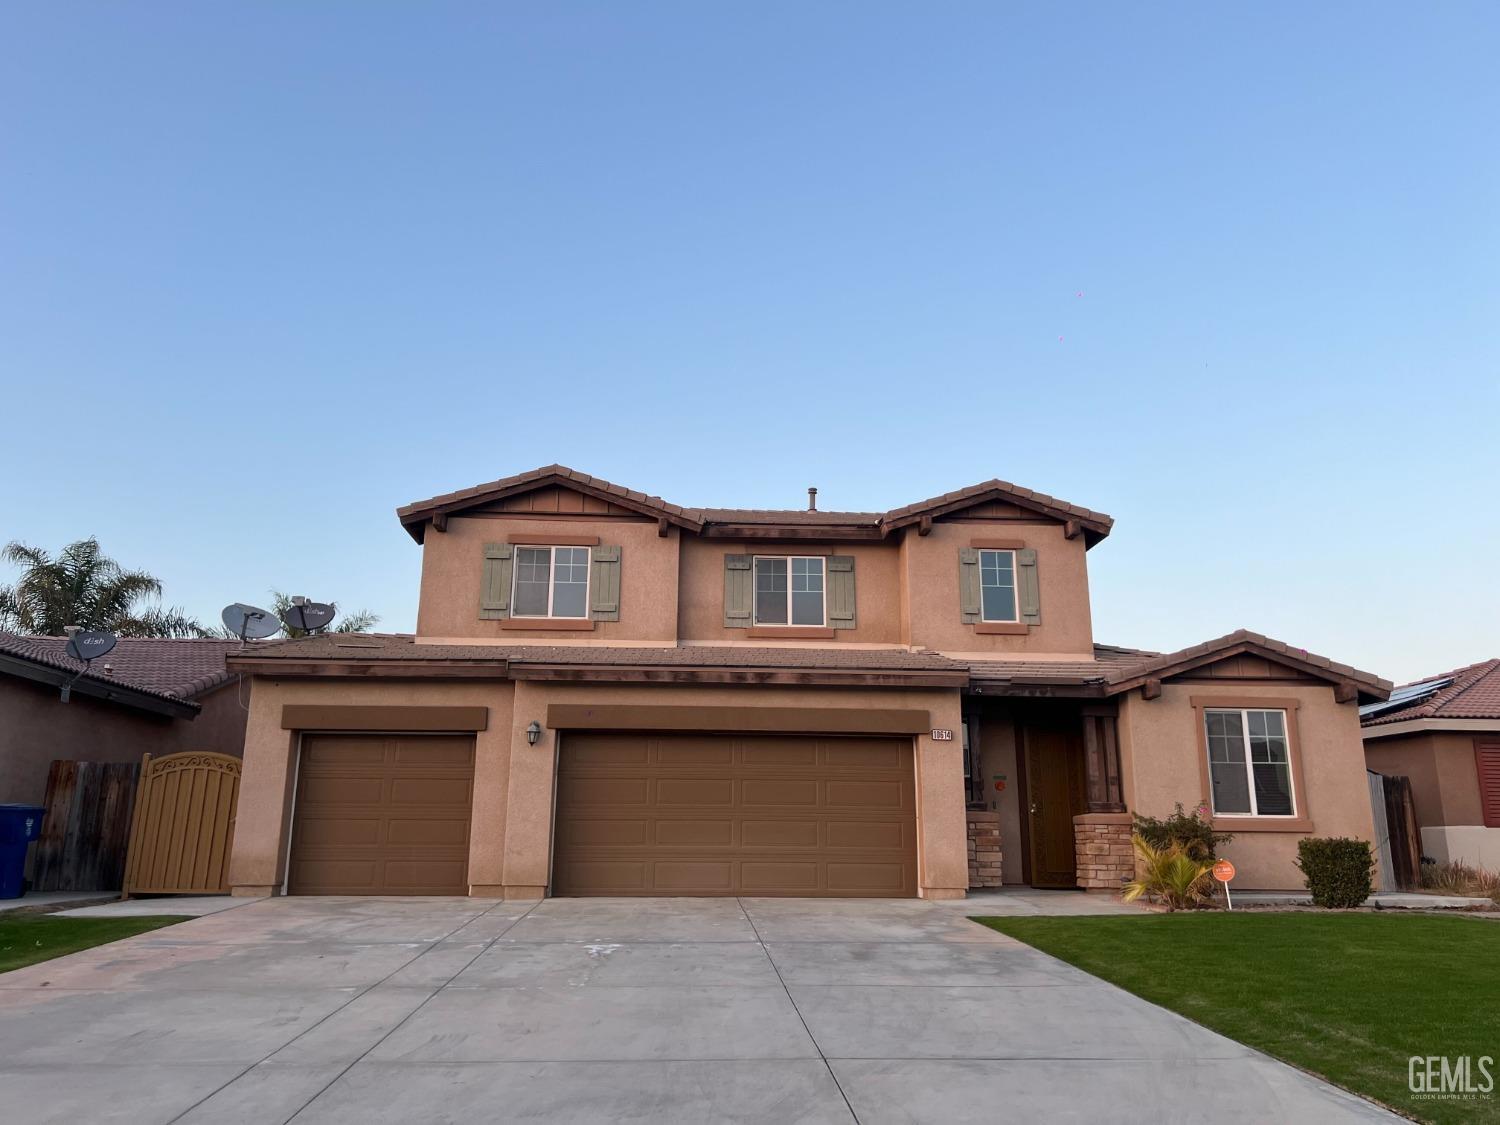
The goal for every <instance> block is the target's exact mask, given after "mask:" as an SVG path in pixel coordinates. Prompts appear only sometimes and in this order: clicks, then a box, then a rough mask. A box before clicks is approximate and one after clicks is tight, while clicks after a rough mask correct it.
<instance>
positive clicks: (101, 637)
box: [62, 629, 120, 703]
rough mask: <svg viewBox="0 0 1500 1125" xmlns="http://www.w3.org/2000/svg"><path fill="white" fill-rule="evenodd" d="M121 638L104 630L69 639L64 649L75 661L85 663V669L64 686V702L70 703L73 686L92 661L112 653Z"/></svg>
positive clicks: (83, 632) (80, 633) (81, 634)
mask: <svg viewBox="0 0 1500 1125" xmlns="http://www.w3.org/2000/svg"><path fill="white" fill-rule="evenodd" d="M119 641H120V638H119V637H117V636H115V635H114V634H113V633H106V632H105V631H104V630H103V629H84V630H83V631H81V632H78V633H74V634H72V635H71V636H70V637H68V643H67V645H66V646H65V648H64V651H65V652H67V654H68V655H69V656H71V657H72V658H73V659H74V660H81V661H83V667H82V668H80V669H78V671H77V672H76V673H75V674H74V676H73V678H72V679H71V680H69V681H68V682H67V683H65V684H63V685H62V701H63V702H64V703H66V702H68V700H69V698H70V697H71V696H72V694H73V685H74V684H76V683H77V682H78V680H79V679H80V678H81V677H82V676H83V674H84V673H85V672H87V671H88V666H89V663H90V662H91V661H94V660H97V659H99V657H101V656H103V655H105V654H106V653H108V652H110V651H111V650H112V649H113V648H114V647H115V645H117V644H118V643H119Z"/></svg>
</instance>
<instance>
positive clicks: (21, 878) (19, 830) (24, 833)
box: [0, 805, 47, 898]
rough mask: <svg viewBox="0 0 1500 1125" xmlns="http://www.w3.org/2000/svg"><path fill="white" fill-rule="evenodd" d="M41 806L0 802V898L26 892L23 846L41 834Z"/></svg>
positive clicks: (44, 810)
mask: <svg viewBox="0 0 1500 1125" xmlns="http://www.w3.org/2000/svg"><path fill="white" fill-rule="evenodd" d="M46 811H47V810H46V809H44V808H42V807H41V806H40V805H0V898H20V897H21V896H22V895H23V894H25V893H26V848H27V846H28V845H29V844H30V843H31V841H33V840H35V839H36V838H37V837H38V836H40V835H41V834H42V814H43V813H44V812H46Z"/></svg>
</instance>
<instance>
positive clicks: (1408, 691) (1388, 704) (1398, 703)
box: [1359, 676, 1453, 719]
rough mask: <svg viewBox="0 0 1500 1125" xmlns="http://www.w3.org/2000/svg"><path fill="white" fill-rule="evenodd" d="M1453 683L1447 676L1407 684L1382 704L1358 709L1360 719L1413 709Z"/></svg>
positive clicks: (1366, 705) (1392, 693)
mask: <svg viewBox="0 0 1500 1125" xmlns="http://www.w3.org/2000/svg"><path fill="white" fill-rule="evenodd" d="M1452 682H1453V677H1452V676H1449V677H1448V678H1446V679H1442V680H1427V681H1425V682H1423V683H1420V684H1407V685H1406V686H1405V687H1399V688H1397V689H1396V690H1395V691H1393V692H1391V697H1390V698H1389V699H1387V700H1385V701H1384V702H1382V703H1367V704H1365V705H1364V706H1363V707H1361V708H1360V709H1359V717H1360V718H1361V719H1373V718H1374V717H1375V716H1377V715H1384V714H1387V713H1388V712H1391V711H1400V710H1401V709H1402V708H1404V707H1415V706H1416V705H1417V704H1418V703H1422V702H1425V701H1426V700H1428V699H1431V698H1432V697H1433V696H1434V695H1436V694H1437V693H1438V692H1440V691H1442V690H1443V689H1444V688H1445V687H1447V686H1448V685H1449V684H1451V683H1452Z"/></svg>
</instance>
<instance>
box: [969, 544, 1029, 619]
mask: <svg viewBox="0 0 1500 1125" xmlns="http://www.w3.org/2000/svg"><path fill="white" fill-rule="evenodd" d="M979 619H980V620H981V621H1005V622H1011V621H1019V620H1021V616H1020V613H1019V611H1018V609H1017V602H1016V553H1015V552H1014V551H990V550H984V551H980V552H979Z"/></svg>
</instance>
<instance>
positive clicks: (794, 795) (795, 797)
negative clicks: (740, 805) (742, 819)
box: [742, 777, 818, 808]
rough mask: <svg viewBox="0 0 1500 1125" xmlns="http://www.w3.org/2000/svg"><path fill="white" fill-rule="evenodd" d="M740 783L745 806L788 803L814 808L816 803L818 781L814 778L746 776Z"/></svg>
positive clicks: (793, 805)
mask: <svg viewBox="0 0 1500 1125" xmlns="http://www.w3.org/2000/svg"><path fill="white" fill-rule="evenodd" d="M742 784H743V785H744V798H743V799H744V803H745V805H746V806H752V805H790V806H792V807H798V806H800V807H802V808H816V807H817V804H818V782H817V780H816V779H815V778H811V777H808V778H791V777H784V778H774V779H773V778H763V777H747V778H746V779H745V780H744V782H743V783H742Z"/></svg>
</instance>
